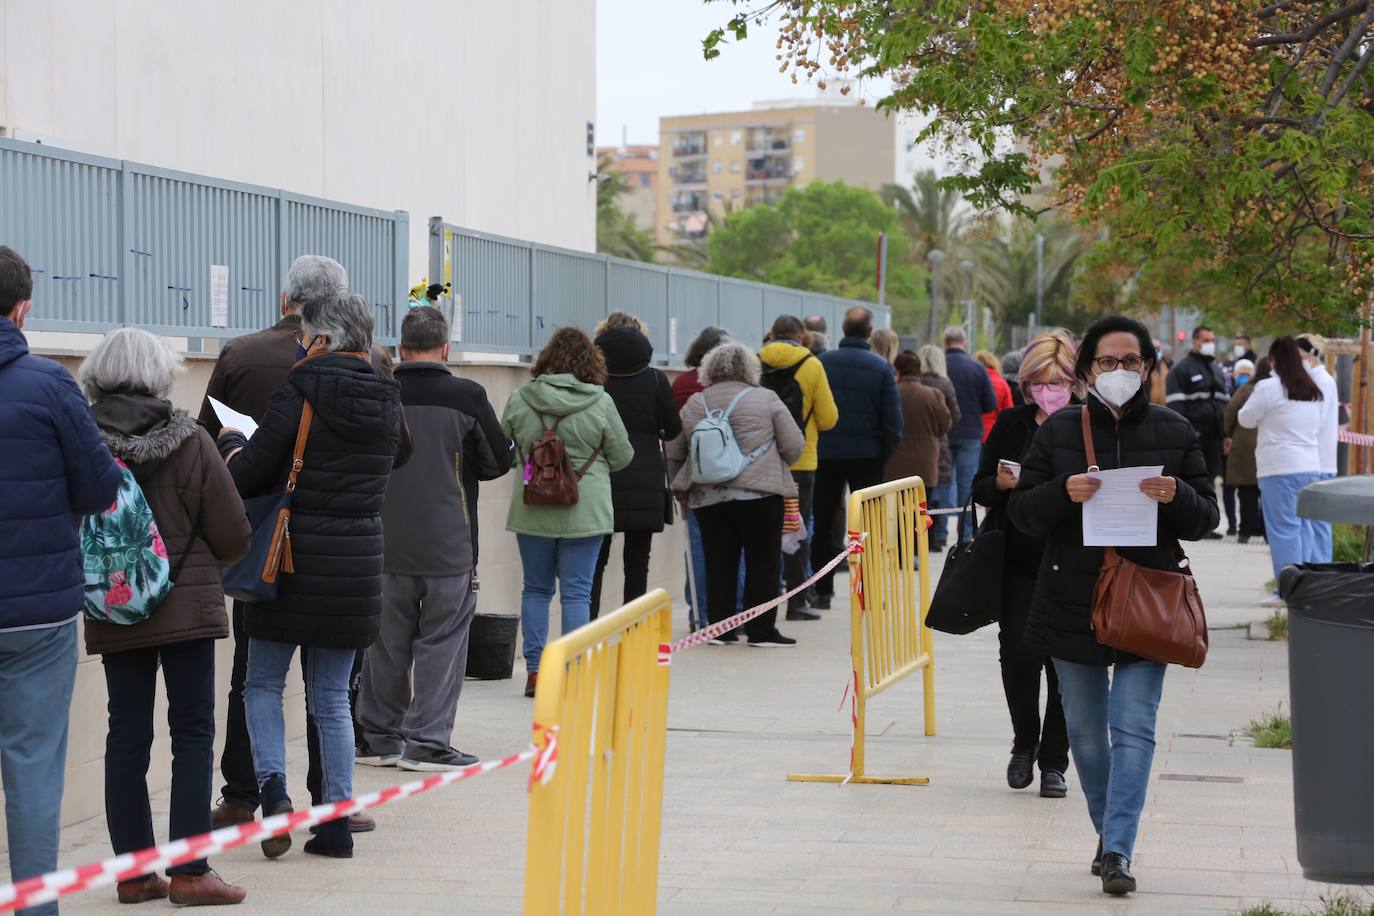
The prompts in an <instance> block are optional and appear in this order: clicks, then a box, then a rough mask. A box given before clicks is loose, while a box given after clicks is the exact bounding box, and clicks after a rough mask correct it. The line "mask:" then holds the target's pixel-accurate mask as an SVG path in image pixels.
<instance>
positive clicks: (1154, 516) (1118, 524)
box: [1083, 465, 1164, 547]
mask: <svg viewBox="0 0 1374 916" xmlns="http://www.w3.org/2000/svg"><path fill="white" fill-rule="evenodd" d="M1162 473H1164V466H1163V465H1156V466H1154V467H1136V468H1116V469H1115V470H1110V471H1093V472H1091V473H1090V475H1089V476H1091V477H1096V478H1098V479H1099V480H1101V481H1102V486H1101V487H1100V488H1099V489H1098V491H1097V492H1096V493H1094V494H1093V497H1092V499H1090V500H1088V501H1087V502H1085V503H1084V504H1083V545H1084V546H1085V547H1153V546H1155V544H1157V543H1158V542H1159V512H1158V511H1157V510H1158V507H1159V503H1157V502H1155V501H1154V500H1153V499H1150V497H1148V496H1146V495H1145V494H1144V493H1142V492H1141V491H1140V482H1141V481H1142V480H1144V479H1145V478H1147V477H1158V476H1159V475H1160V474H1162Z"/></svg>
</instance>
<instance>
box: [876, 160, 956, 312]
mask: <svg viewBox="0 0 1374 916" xmlns="http://www.w3.org/2000/svg"><path fill="white" fill-rule="evenodd" d="M878 194H879V196H880V197H882V199H883V200H884V202H886V203H888V204H890V205H891V206H893V207H894V208H896V210H897V215H898V218H899V219H900V220H901V226H902V232H903V233H905V234H906V237H907V238H908V239H909V240H910V241H911V247H910V248H909V249H908V254H907V257H908V260H909V261H910V262H911V263H914V264H919V265H921V266H922V267H923V268H927V269H928V268H929V263H928V257H927V255H928V254H929V253H930V252H931V251H935V250H938V251H942V252H944V254H945V256H946V257H945V260H944V262H943V263H944V267H943V268H941V270H940V271H939V282H940V288H939V289H938V290H935V291H934V292H935V293H936V296H937V298H938V301H939V307H940V315H939V316H937V318H938V317H943V316H946V315H950V314H953V313H954V311H955V309H956V303H958V302H959V301H960V300H962V299H966V298H968V295H969V290H968V277H967V275H966V274H965V273H964V272H963V271H962V270H960V268H959V265H960V263H961V262H963V261H965V260H969V259H970V257H971V255H970V252H969V250H968V246H967V244H966V241H965V236H966V234H967V230H968V226H969V211H968V209H967V208H966V207H965V206H964V199H963V197H962V196H961V195H960V194H959V192H958V191H954V190H950V189H948V188H943V187H941V186H940V178H939V176H938V175H936V174H935V171H934V170H933V169H925V170H923V171H920V172H917V173H916V174H915V176H914V177H913V178H912V182H911V187H910V188H904V187H902V186H901V185H896V184H889V185H884V186H883V188H882V190H880V191H879V192H878ZM927 314H929V313H927ZM936 326H937V327H938V322H937V323H936Z"/></svg>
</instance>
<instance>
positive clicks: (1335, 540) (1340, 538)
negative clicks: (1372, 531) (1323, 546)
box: [1331, 524, 1364, 563]
mask: <svg viewBox="0 0 1374 916" xmlns="http://www.w3.org/2000/svg"><path fill="white" fill-rule="evenodd" d="M1331 559H1332V560H1334V561H1335V562H1337V563H1359V562H1361V561H1362V560H1364V526H1363V525H1346V524H1338V525H1332V526H1331Z"/></svg>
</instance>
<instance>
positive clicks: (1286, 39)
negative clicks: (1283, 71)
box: [1244, 0, 1370, 48]
mask: <svg viewBox="0 0 1374 916" xmlns="http://www.w3.org/2000/svg"><path fill="white" fill-rule="evenodd" d="M1369 4H1370V0H1355V2H1354V3H1347V4H1346V5H1345V6H1343V7H1341V8H1340V9H1336V10H1332V11H1331V12H1329V13H1327V14H1326V15H1325V16H1323V17H1322V18H1320V19H1318V20H1317V21H1316V22H1314V23H1312V24H1311V25H1309V26H1308V27H1307V28H1306V29H1303V30H1302V31H1301V32H1279V33H1276V34H1273V35H1261V36H1260V37H1259V38H1249V39H1246V41H1245V42H1244V44H1245V46H1246V47H1247V48H1263V47H1266V46H1268V45H1295V44H1298V43H1299V42H1304V41H1311V40H1312V39H1313V38H1315V37H1316V36H1317V35H1319V34H1321V33H1322V32H1323V31H1325V30H1326V28H1327V27H1328V26H1331V25H1334V24H1336V23H1337V22H1341V21H1342V20H1345V19H1350V18H1351V17H1353V16H1355V15H1357V14H1359V13H1363V12H1364V11H1365V10H1366V9H1368V8H1369Z"/></svg>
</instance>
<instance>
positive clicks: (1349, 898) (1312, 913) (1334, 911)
mask: <svg viewBox="0 0 1374 916" xmlns="http://www.w3.org/2000/svg"><path fill="white" fill-rule="evenodd" d="M1317 900H1318V901H1320V903H1319V904H1318V907H1317V908H1316V909H1313V908H1312V907H1308V908H1307V909H1304V910H1303V911H1302V913H1294V912H1292V911H1291V910H1281V909H1279V908H1278V907H1276V906H1274V905H1273V904H1272V903H1261V904H1260V905H1259V906H1252V907H1250V908H1249V909H1246V910H1242V911H1241V914H1240V916H1374V901H1371V900H1370V899H1368V898H1366V899H1361V898H1359V897H1356V896H1355V895H1354V894H1350V893H1344V894H1337V895H1336V896H1335V897H1318V898H1317Z"/></svg>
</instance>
